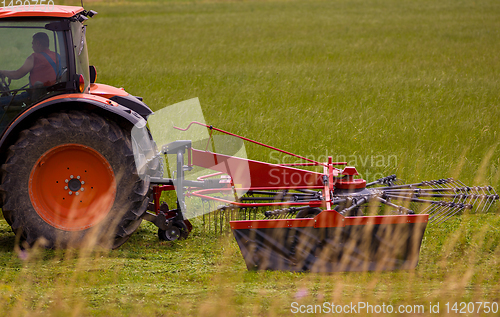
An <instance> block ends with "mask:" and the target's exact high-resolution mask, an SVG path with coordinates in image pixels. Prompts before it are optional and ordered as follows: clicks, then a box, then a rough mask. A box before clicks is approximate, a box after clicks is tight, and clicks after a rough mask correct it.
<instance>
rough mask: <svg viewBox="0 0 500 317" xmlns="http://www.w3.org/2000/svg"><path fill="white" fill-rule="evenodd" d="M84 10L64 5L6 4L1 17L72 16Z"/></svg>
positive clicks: (0, 10) (0, 12)
mask: <svg viewBox="0 0 500 317" xmlns="http://www.w3.org/2000/svg"><path fill="white" fill-rule="evenodd" d="M82 11H84V9H83V8H82V7H73V6H62V5H47V6H46V5H32V6H24V5H20V6H5V7H0V19H3V18H18V17H57V18H71V17H72V16H74V15H76V14H78V13H80V12H82Z"/></svg>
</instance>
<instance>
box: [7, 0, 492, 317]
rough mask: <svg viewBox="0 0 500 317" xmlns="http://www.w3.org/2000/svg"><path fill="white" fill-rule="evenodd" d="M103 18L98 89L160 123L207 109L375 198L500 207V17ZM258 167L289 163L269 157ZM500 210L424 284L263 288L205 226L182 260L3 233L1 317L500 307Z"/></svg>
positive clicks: (428, 240) (173, 14) (445, 11)
mask: <svg viewBox="0 0 500 317" xmlns="http://www.w3.org/2000/svg"><path fill="white" fill-rule="evenodd" d="M56 2H57V3H62V1H56ZM66 3H73V4H78V3H79V1H73V2H71V1H66ZM85 6H86V8H87V9H94V10H96V11H98V12H99V15H97V16H96V17H95V18H93V19H91V20H89V21H88V23H87V24H88V29H87V38H88V46H89V55H90V61H91V64H93V65H96V66H97V68H98V82H101V83H106V84H110V85H114V86H118V87H125V88H126V89H127V90H128V91H129V92H130V93H132V94H134V95H139V96H142V97H144V100H145V102H146V103H147V104H148V105H149V106H150V107H151V108H152V109H153V110H158V109H161V108H163V107H165V106H168V105H170V104H174V103H177V102H179V101H182V100H186V99H190V98H193V97H199V99H200V101H201V104H202V107H203V111H204V115H205V119H206V122H207V123H209V124H212V125H214V126H215V127H218V128H221V129H224V130H228V131H231V132H234V133H237V134H240V135H244V136H246V137H249V138H252V139H256V140H259V141H261V142H264V143H268V144H271V145H273V146H276V147H279V148H283V149H285V150H287V151H291V152H296V153H298V154H302V155H308V156H309V157H311V158H316V159H320V158H324V157H325V156H328V155H331V156H333V157H334V159H336V158H337V159H339V160H343V159H347V160H348V161H349V163H350V164H352V165H356V167H357V168H358V170H359V171H360V172H361V174H362V175H363V176H364V177H365V178H366V179H367V180H369V181H370V180H374V178H375V177H377V176H381V175H387V174H397V175H398V176H399V177H400V178H402V179H404V180H406V181H407V182H413V181H420V180H430V179H437V178H442V177H449V176H453V177H455V178H459V179H461V180H462V181H463V182H465V183H466V184H471V185H484V184H491V185H493V186H494V187H495V188H496V189H497V190H500V147H499V146H498V145H499V137H500V135H499V134H500V119H499V118H500V94H499V91H500V58H499V53H498V52H500V3H499V2H498V1H465V0H464V1H453V0H442V1H430V0H429V1H427V0H425V1H424V0H422V1H397V0H386V1H377V0H363V1H361V0H359V1H358V0H354V1H351V0H349V1H347V0H345V1H344V0H339V1H285V0H282V1H210V0H207V1H147V2H144V1H85ZM247 153H248V157H249V158H252V159H256V160H264V161H269V160H270V158H273V157H274V156H273V155H274V154H273V153H272V152H270V151H267V150H262V149H261V148H258V147H254V146H251V145H248V146H247ZM283 159H285V158H283ZM498 208H499V205H498V204H497V205H496V206H494V208H492V210H490V213H488V214H471V215H462V216H457V217H455V218H454V219H452V220H451V221H449V222H447V223H446V224H444V225H442V226H439V227H432V226H430V227H428V228H427V231H426V235H425V236H424V241H423V244H422V250H421V254H420V262H419V265H418V267H417V268H416V269H415V270H413V271H398V272H383V273H376V272H374V273H337V274H313V273H290V272H247V270H246V267H245V264H244V261H243V259H242V258H241V254H240V251H239V249H238V247H237V245H236V243H235V241H234V239H233V238H232V237H231V236H225V235H222V236H220V235H214V234H211V233H206V232H203V231H202V230H201V229H200V226H199V224H198V226H197V227H196V229H195V231H194V232H193V234H192V235H191V236H190V238H189V239H188V240H185V241H180V242H162V243H160V242H158V239H157V237H156V231H155V229H154V227H153V226H152V225H149V224H143V225H142V226H141V227H140V229H139V231H138V232H137V233H135V234H134V235H133V236H132V238H131V239H130V241H129V242H128V243H127V244H125V245H124V246H122V247H121V248H120V249H118V250H115V251H111V252H108V251H94V252H87V251H82V252H76V251H54V250H49V251H47V250H40V249H37V248H34V249H32V250H28V251H27V252H21V251H20V250H19V249H18V248H17V247H16V242H15V237H14V235H13V234H12V233H11V232H10V228H9V226H8V225H7V224H6V223H5V221H4V220H3V219H2V220H0V312H2V313H0V314H2V315H11V316H26V315H29V316H32V315H54V316H69V315H72V316H80V315H97V316H118V315H122V316H177V315H178V316H184V315H193V316H282V315H291V303H292V302H298V303H299V304H303V305H313V304H319V305H322V304H323V302H334V303H335V304H341V305H348V304H350V303H351V302H353V303H357V302H360V301H363V302H368V303H369V304H372V305H382V304H383V303H385V304H386V305H388V304H392V305H393V306H394V307H397V306H398V305H411V306H412V307H413V305H423V307H424V308H425V310H424V313H422V314H420V315H429V316H430V315H432V316H439V315H446V306H445V304H446V303H447V302H449V303H452V304H453V303H455V302H495V303H497V305H500V284H499V281H500V245H499V243H500V217H499V213H498ZM438 302H439V303H440V311H439V313H435V314H431V313H430V308H429V305H431V304H432V305H435V304H437V303H438ZM450 308H451V307H450ZM475 308H476V310H477V309H478V306H477V305H476V306H475ZM482 312H484V310H482ZM345 315H346V316H347V315H355V314H345ZM359 315H374V316H375V315H377V316H378V315H384V314H383V313H380V314H377V313H373V314H359ZM406 315H408V316H409V315H411V314H406ZM461 315H464V314H461ZM466 315H470V316H472V315H474V316H476V315H487V316H493V315H494V314H484V313H483V314H476V313H474V314H472V313H469V314H466Z"/></svg>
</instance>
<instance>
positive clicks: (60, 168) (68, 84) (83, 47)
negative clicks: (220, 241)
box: [0, 5, 185, 247]
mask: <svg viewBox="0 0 500 317" xmlns="http://www.w3.org/2000/svg"><path fill="white" fill-rule="evenodd" d="M95 14H96V12H94V11H86V10H84V9H83V8H81V7H69V6H47V5H37V6H31V7H24V6H18V7H5V8H2V9H1V10H0V40H1V41H2V43H3V44H2V49H1V50H0V51H1V53H0V54H1V55H2V59H1V60H2V63H1V65H0V69H1V70H0V78H1V83H0V94H1V96H0V133H1V134H0V135H1V139H0V164H1V166H2V168H1V188H0V190H1V204H2V210H3V214H4V217H5V219H6V221H7V222H8V223H9V224H10V225H11V227H12V230H13V231H14V232H16V233H19V234H21V236H22V239H23V240H24V241H26V242H27V243H28V244H33V243H34V242H35V241H37V240H38V239H39V238H41V237H43V238H44V239H45V242H46V246H48V247H67V246H69V245H70V244H73V243H75V244H77V243H78V242H80V241H81V239H82V238H83V237H84V236H85V235H86V234H87V233H88V232H90V231H92V232H94V233H95V234H94V235H93V236H94V237H96V239H97V240H98V241H112V243H111V246H112V247H118V246H120V245H121V244H123V243H124V242H125V241H126V240H127V239H128V237H129V236H130V235H131V234H132V233H133V232H134V231H135V230H136V229H137V227H138V226H139V225H140V223H141V220H142V218H141V216H143V214H144V213H145V211H146V209H147V207H148V204H149V203H150V196H151V189H150V183H149V179H148V178H145V177H142V178H141V177H139V175H138V173H137V169H136V165H135V161H134V151H133V146H134V145H133V144H134V143H133V140H132V138H131V132H130V131H131V130H132V128H133V127H134V126H137V127H142V128H143V129H146V128H145V123H146V120H147V118H148V116H149V115H150V114H151V113H152V111H151V110H150V109H149V108H148V106H147V105H146V104H144V103H143V102H142V98H140V97H135V96H132V95H130V94H128V93H127V92H126V91H124V90H123V89H119V88H115V87H111V86H108V85H102V84H97V83H95V78H96V73H95V68H94V67H93V66H90V67H89V60H88V55H87V44H86V40H85V30H86V26H85V25H84V23H85V21H86V20H87V19H88V18H89V17H92V16H94V15H95ZM146 133H147V131H146ZM147 169H148V170H147V173H149V174H150V175H151V176H161V175H162V174H161V162H160V161H159V160H152V161H150V162H148V166H147ZM182 227H183V228H185V227H184V226H182ZM108 238H111V240H110V239H108Z"/></svg>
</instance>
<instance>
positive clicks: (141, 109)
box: [90, 83, 153, 120]
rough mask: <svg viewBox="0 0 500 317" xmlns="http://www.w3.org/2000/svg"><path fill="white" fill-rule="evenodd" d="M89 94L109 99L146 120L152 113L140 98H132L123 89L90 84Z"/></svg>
mask: <svg viewBox="0 0 500 317" xmlns="http://www.w3.org/2000/svg"><path fill="white" fill-rule="evenodd" d="M90 93H91V94H92V95H95V96H100V97H104V98H107V99H111V100H113V101H115V102H117V103H119V104H120V105H122V106H125V107H127V108H129V109H131V110H134V111H135V112H137V113H138V114H140V115H141V116H142V117H143V118H144V119H146V120H147V119H148V116H149V115H150V114H152V113H153V111H152V110H151V109H150V108H149V107H148V106H147V105H146V104H145V103H144V102H142V98H141V97H136V96H132V95H131V94H129V93H128V92H126V91H125V89H123V88H116V87H113V86H109V85H105V84H97V83H93V84H90Z"/></svg>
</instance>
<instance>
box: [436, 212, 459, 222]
mask: <svg viewBox="0 0 500 317" xmlns="http://www.w3.org/2000/svg"><path fill="white" fill-rule="evenodd" d="M459 211H460V209H458V210H457V211H455V212H454V213H452V214H451V215H449V216H448V217H447V218H446V219H443V220H441V221H439V222H436V223H435V224H436V225H439V224H442V223H443V222H445V221H446V220H448V219H450V218H451V217H453V216H454V215H455V214H456V213H458V212H459Z"/></svg>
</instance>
